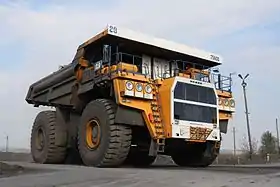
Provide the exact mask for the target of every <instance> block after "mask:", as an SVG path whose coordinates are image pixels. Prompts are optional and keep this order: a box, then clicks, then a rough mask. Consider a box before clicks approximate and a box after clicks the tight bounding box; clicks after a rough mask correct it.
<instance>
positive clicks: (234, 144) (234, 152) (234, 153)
mask: <svg viewBox="0 0 280 187" xmlns="http://www.w3.org/2000/svg"><path fill="white" fill-rule="evenodd" d="M235 132H236V130H235V127H233V128H232V133H233V155H234V157H236V137H235Z"/></svg>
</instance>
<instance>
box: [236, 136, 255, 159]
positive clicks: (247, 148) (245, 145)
mask: <svg viewBox="0 0 280 187" xmlns="http://www.w3.org/2000/svg"><path fill="white" fill-rule="evenodd" d="M251 141H252V154H253V155H254V154H257V153H258V141H257V139H256V138H254V137H252V140H251ZM240 148H241V150H242V152H243V153H244V154H245V155H246V156H249V154H250V146H249V142H248V139H247V136H246V135H243V137H242V139H241V144H240Z"/></svg>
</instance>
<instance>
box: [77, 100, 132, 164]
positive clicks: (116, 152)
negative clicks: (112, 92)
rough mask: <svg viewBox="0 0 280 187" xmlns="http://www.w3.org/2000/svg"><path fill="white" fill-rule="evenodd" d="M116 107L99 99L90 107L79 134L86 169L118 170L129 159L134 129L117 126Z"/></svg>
mask: <svg viewBox="0 0 280 187" xmlns="http://www.w3.org/2000/svg"><path fill="white" fill-rule="evenodd" d="M115 110H116V104H115V103H114V102H112V101H110V100H107V99H97V100H94V101H92V102H90V103H88V104H87V106H86V108H85V109H84V111H83V114H82V116H81V124H80V125H79V131H78V149H79V152H80V155H81V158H82V161H83V163H84V164H85V165H88V166H95V167H117V166H119V165H121V164H122V163H123V162H124V160H125V159H126V157H127V155H128V152H129V149H130V145H131V138H132V135H131V128H130V127H129V126H125V125H122V124H115V123H114V118H115Z"/></svg>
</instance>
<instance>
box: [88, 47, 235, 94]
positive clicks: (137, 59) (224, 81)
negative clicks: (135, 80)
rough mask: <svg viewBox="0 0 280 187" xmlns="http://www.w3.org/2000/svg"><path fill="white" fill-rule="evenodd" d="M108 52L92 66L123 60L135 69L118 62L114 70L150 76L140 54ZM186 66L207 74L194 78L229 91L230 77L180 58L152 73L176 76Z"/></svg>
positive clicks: (159, 75) (164, 77)
mask: <svg viewBox="0 0 280 187" xmlns="http://www.w3.org/2000/svg"><path fill="white" fill-rule="evenodd" d="M110 54H111V53H109V54H107V57H106V58H104V57H103V60H100V61H98V62H95V63H93V64H94V66H95V67H97V68H94V69H99V68H100V67H101V66H102V65H107V66H112V65H117V64H118V63H119V62H124V63H128V64H132V65H134V66H136V67H137V71H136V70H135V69H129V68H127V69H126V67H122V65H120V64H119V65H118V66H117V69H115V71H120V72H121V71H125V72H128V73H133V74H142V75H145V76H147V75H149V76H151V77H152V75H151V74H152V69H151V68H152V67H150V66H149V65H148V64H145V63H143V58H142V57H141V56H138V55H133V54H129V53H124V52H116V53H113V54H111V55H110ZM169 62H171V68H170V67H169ZM124 66H125V65H124ZM166 66H167V67H166ZM187 68H195V69H200V70H203V71H205V72H206V73H207V74H208V75H207V74H204V73H199V72H198V73H196V75H195V79H196V80H200V81H204V82H212V83H214V84H215V87H216V89H218V90H223V91H229V92H231V86H232V83H231V77H227V76H222V75H220V74H213V73H211V72H212V70H211V68H210V67H208V66H205V65H201V64H198V63H193V62H187V61H182V60H172V61H168V65H163V64H162V65H160V66H159V67H155V68H154V69H153V74H154V76H156V77H154V78H161V79H166V78H170V77H175V76H178V75H179V73H184V72H185V71H186V69H187ZM108 73H113V72H112V71H109V72H108ZM209 75H210V76H209Z"/></svg>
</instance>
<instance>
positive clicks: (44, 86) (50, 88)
mask: <svg viewBox="0 0 280 187" xmlns="http://www.w3.org/2000/svg"><path fill="white" fill-rule="evenodd" d="M75 80H76V79H75V76H74V64H73V63H71V64H69V65H67V66H64V67H63V68H61V69H60V70H58V71H56V72H54V73H52V74H50V75H48V76H46V77H44V78H42V79H40V80H39V81H37V82H35V83H33V84H32V85H31V86H30V87H29V90H28V93H27V96H26V101H27V102H28V103H29V104H34V105H46V106H53V105H56V104H60V105H66V106H69V107H71V104H70V97H71V88H72V86H73V84H74V81H75Z"/></svg>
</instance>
